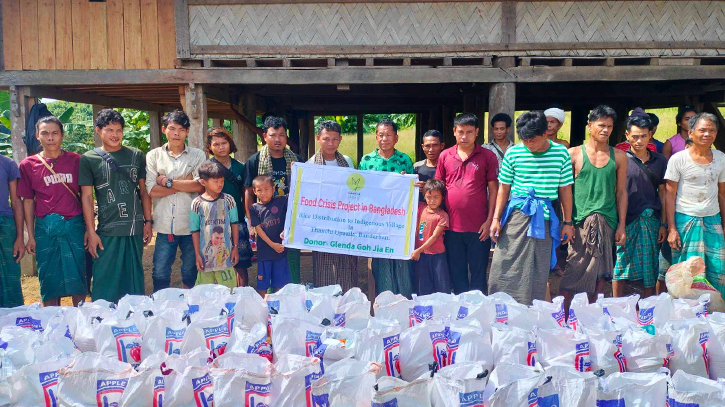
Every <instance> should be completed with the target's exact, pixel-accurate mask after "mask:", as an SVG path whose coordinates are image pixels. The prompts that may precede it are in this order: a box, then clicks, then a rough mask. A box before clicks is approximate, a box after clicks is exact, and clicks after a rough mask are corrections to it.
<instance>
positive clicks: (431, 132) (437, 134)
mask: <svg viewBox="0 0 725 407" xmlns="http://www.w3.org/2000/svg"><path fill="white" fill-rule="evenodd" d="M426 137H435V138H437V139H438V141H440V142H441V144H443V143H445V141H443V134H442V133H441V132H440V131H438V130H428V131H426V132H425V134H424V135H423V139H421V141H423V140H424V139H425V138H426Z"/></svg>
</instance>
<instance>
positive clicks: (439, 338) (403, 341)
mask: <svg viewBox="0 0 725 407" xmlns="http://www.w3.org/2000/svg"><path fill="white" fill-rule="evenodd" d="M447 362H448V330H447V328H446V326H445V325H444V324H442V323H436V322H433V321H430V320H428V321H424V322H422V323H417V324H416V325H415V326H413V327H412V328H410V329H408V330H406V331H405V332H403V333H402V334H400V375H401V378H402V379H403V380H406V381H412V380H415V379H416V378H418V377H420V376H421V375H422V374H425V373H426V372H428V371H429V369H430V367H431V366H435V365H437V366H440V367H444V366H445V365H446V364H447Z"/></svg>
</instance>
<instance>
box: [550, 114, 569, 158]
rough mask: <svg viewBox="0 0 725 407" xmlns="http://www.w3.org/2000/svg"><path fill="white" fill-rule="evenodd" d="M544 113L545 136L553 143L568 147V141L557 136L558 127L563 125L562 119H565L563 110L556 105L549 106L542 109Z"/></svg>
mask: <svg viewBox="0 0 725 407" xmlns="http://www.w3.org/2000/svg"><path fill="white" fill-rule="evenodd" d="M544 115H545V116H546V123H547V127H546V134H544V135H545V136H546V138H548V139H549V140H551V141H553V142H554V143H557V144H561V145H563V146H564V147H566V148H569V142H567V141H566V140H562V139H560V138H558V135H559V129H560V128H561V126H563V125H564V120H566V116H565V115H564V111H563V110H561V109H559V108H558V107H551V108H548V109H546V110H544Z"/></svg>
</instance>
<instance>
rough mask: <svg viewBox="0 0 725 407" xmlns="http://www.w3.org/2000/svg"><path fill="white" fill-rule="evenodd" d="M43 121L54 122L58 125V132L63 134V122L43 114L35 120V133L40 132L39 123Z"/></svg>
mask: <svg viewBox="0 0 725 407" xmlns="http://www.w3.org/2000/svg"><path fill="white" fill-rule="evenodd" d="M43 123H55V124H57V125H58V127H60V134H61V135H65V130H63V122H61V121H60V119H59V118H57V117H55V116H53V115H50V116H44V117H41V118H40V119H38V121H37V122H35V134H38V133H40V125H41V124H43Z"/></svg>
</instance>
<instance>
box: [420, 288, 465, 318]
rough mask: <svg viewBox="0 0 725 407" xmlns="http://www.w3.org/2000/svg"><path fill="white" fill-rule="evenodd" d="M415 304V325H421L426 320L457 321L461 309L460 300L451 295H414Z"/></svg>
mask: <svg viewBox="0 0 725 407" xmlns="http://www.w3.org/2000/svg"><path fill="white" fill-rule="evenodd" d="M413 302H414V305H413V314H412V317H413V321H414V324H420V323H422V322H424V321H426V320H433V321H441V320H443V319H449V318H450V319H455V318H456V316H457V315H458V309H459V308H460V303H459V301H458V298H456V297H455V296H454V295H452V294H449V293H433V294H428V295H422V296H416V295H413Z"/></svg>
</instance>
